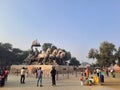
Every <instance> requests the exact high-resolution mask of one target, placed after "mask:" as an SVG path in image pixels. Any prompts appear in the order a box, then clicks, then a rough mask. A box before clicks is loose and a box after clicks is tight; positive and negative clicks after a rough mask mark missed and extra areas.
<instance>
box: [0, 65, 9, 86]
mask: <svg viewBox="0 0 120 90" xmlns="http://www.w3.org/2000/svg"><path fill="white" fill-rule="evenodd" d="M8 74H9V70H8V69H7V68H2V67H0V87H2V86H4V85H5V82H7V78H8Z"/></svg>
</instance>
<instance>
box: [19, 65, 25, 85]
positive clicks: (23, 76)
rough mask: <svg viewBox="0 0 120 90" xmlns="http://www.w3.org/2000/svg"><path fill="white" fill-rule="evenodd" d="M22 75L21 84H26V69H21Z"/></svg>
mask: <svg viewBox="0 0 120 90" xmlns="http://www.w3.org/2000/svg"><path fill="white" fill-rule="evenodd" d="M20 74H21V78H20V83H21V84H25V68H24V67H23V68H22V69H21V72H20Z"/></svg>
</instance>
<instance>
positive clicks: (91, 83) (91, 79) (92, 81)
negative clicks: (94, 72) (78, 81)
mask: <svg viewBox="0 0 120 90" xmlns="http://www.w3.org/2000/svg"><path fill="white" fill-rule="evenodd" d="M89 84H90V86H91V85H93V84H94V79H93V77H91V78H90V79H89Z"/></svg>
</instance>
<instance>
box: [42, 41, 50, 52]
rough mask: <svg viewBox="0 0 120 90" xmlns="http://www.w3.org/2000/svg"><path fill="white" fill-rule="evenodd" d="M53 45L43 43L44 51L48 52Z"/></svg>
mask: <svg viewBox="0 0 120 90" xmlns="http://www.w3.org/2000/svg"><path fill="white" fill-rule="evenodd" d="M51 46H52V44H51V43H44V44H43V45H42V50H43V51H44V52H46V50H47V49H48V48H51Z"/></svg>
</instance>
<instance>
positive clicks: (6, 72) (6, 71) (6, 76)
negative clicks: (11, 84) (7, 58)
mask: <svg viewBox="0 0 120 90" xmlns="http://www.w3.org/2000/svg"><path fill="white" fill-rule="evenodd" d="M4 73H5V81H6V82H7V78H8V74H9V71H8V69H6V68H5V70H4Z"/></svg>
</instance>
